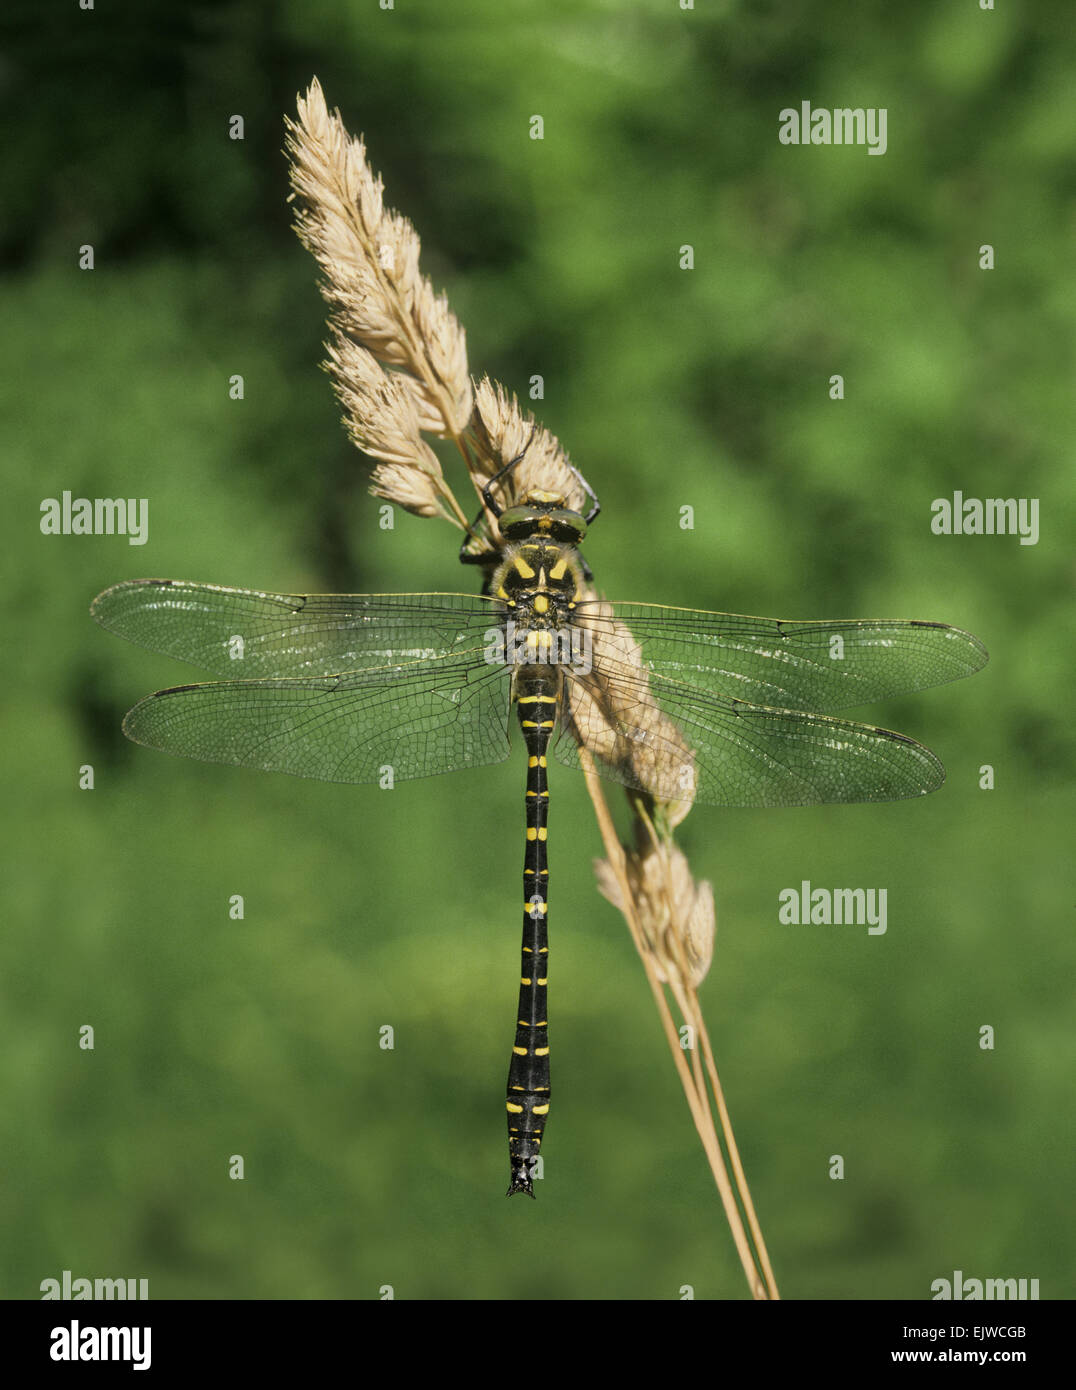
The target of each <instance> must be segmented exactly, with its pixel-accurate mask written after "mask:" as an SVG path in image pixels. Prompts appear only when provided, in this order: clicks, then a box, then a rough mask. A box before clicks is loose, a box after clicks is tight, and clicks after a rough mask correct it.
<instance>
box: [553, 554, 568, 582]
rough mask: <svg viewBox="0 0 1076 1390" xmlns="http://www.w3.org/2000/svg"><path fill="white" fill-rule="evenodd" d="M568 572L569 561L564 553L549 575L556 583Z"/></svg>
mask: <svg viewBox="0 0 1076 1390" xmlns="http://www.w3.org/2000/svg"><path fill="white" fill-rule="evenodd" d="M567 573H568V561H567V559H566V558H565V557H564V556H563V555H562V556H561V557H560V559H559V560H558V561H557V563H556V564H555V565H554V566H553V568H552V569H551V570H550V571H549V577H550V579H552V580H553V582H554V583H556V582H557V581H558V580H560V579H563V578H564V576H565V575H566V574H567Z"/></svg>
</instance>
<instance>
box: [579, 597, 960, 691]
mask: <svg viewBox="0 0 1076 1390" xmlns="http://www.w3.org/2000/svg"><path fill="white" fill-rule="evenodd" d="M576 616H577V620H578V621H580V622H581V624H582V625H583V626H585V627H591V628H592V629H593V630H594V632H595V634H596V636H597V638H598V640H599V641H600V640H601V636H602V635H608V636H609V637H610V638H612V639H616V640H621V639H622V638H623V637H624V636H625V635H630V638H631V639H632V640H633V641H634V643H635V644H636V647H637V652H638V658H639V659H640V660H641V662H642V664H643V666H644V667H645V668H646V669H647V670H649V671H653V672H655V673H656V674H658V675H662V676H667V677H669V678H670V679H673V680H677V681H682V682H684V683H686V684H688V685H693V686H697V687H699V688H700V689H701V690H703V691H704V692H706V693H707V694H716V695H720V696H723V697H724V698H725V699H727V700H745V701H747V702H748V703H749V704H753V705H765V706H767V707H770V708H777V709H789V710H831V709H843V708H846V707H847V706H850V705H864V704H869V703H870V702H871V701H873V700H881V699H885V698H888V697H889V696H891V695H902V694H907V693H908V692H910V691H913V690H925V689H926V688H927V687H929V686H932V685H944V684H946V682H948V681H954V680H960V679H961V678H962V677H963V676H970V675H972V674H973V673H974V672H975V671H978V670H979V669H980V668H981V667H983V666H984V665H985V664H986V661H987V652H986V648H985V647H984V646H983V644H982V643H981V642H980V641H979V639H978V638H977V637H973V636H972V635H971V633H969V632H963V631H962V630H961V629H960V628H956V627H947V626H946V625H945V624H944V623H927V622H916V621H882V620H877V621H876V620H865V621H840V622H793V621H785V620H783V619H777V618H752V617H747V616H744V615H741V614H737V613H706V612H701V611H696V610H694V609H690V608H659V607H656V606H654V605H652V604H648V603H608V602H605V601H602V600H594V601H591V602H587V603H580V604H579V605H578V609H577V615H576Z"/></svg>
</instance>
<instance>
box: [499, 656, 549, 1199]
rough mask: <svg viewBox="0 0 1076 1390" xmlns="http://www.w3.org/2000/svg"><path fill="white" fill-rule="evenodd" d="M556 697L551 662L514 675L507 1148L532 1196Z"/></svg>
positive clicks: (545, 1104) (544, 1088)
mask: <svg viewBox="0 0 1076 1390" xmlns="http://www.w3.org/2000/svg"><path fill="white" fill-rule="evenodd" d="M559 702H560V673H559V672H558V671H557V668H556V667H552V666H545V667H540V666H539V667H523V668H521V670H520V671H519V672H518V674H517V677H516V703H517V709H518V713H519V724H520V728H521V729H522V731H523V742H524V744H525V745H526V749H527V795H526V812H527V815H526V820H527V831H526V835H527V838H526V844H525V849H524V854H523V949H522V952H521V957H520V971H519V975H520V980H519V1008H518V1011H517V1013H516V1039H515V1043H514V1044H513V1046H512V1060H511V1063H510V1064H509V1068H508V1097H507V1107H508V1153H509V1157H510V1159H511V1165H512V1180H511V1184H510V1186H509V1188H508V1195H509V1197H511V1196H512V1195H513V1193H516V1192H526V1193H527V1195H528V1196H529V1197H533V1196H534V1188H533V1185H532V1178H533V1169H534V1164H535V1162H536V1160H537V1159H538V1156H539V1153H540V1151H541V1145H542V1131H543V1130H544V1129H545V1122H546V1117H547V1116H548V1114H549V1025H548V1021H547V1018H546V981H547V978H548V973H549V938H548V924H547V913H548V886H549V864H548V858H547V854H546V834H547V830H546V827H547V821H548V812H549V785H548V778H547V775H546V774H547V759H546V752H547V749H548V748H549V740H550V735H551V734H552V732H553V729H554V726H555V724H556V715H557V707H558V705H559Z"/></svg>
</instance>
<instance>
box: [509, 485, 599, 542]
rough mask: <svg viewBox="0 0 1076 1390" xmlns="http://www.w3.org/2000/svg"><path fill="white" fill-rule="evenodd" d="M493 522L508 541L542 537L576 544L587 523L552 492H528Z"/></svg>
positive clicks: (561, 498)
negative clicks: (516, 504)
mask: <svg viewBox="0 0 1076 1390" xmlns="http://www.w3.org/2000/svg"><path fill="white" fill-rule="evenodd" d="M497 524H498V526H499V527H500V529H501V535H502V536H503V537H504V538H505V540H509V541H523V540H530V539H532V538H543V537H544V538H548V539H549V540H552V541H560V542H561V543H562V544H567V545H579V544H580V542H581V541H582V540H583V537H584V536H585V535H586V534H587V523H586V522H585V521H584V519H583V517H582V516H581V515H580V513H579V512H573V511H572V509H571V508H570V507H566V506H565V505H564V498H563V497H561V496H559V495H558V494H557V493H555V492H530V493H528V494H527V496H526V497H525V498H524V499H523V501H522V502H521V503H520V504H519V506H517V507H509V508H508V509H507V510H506V511H504V512H502V514H501V516H500V518H499V519H498V522H497Z"/></svg>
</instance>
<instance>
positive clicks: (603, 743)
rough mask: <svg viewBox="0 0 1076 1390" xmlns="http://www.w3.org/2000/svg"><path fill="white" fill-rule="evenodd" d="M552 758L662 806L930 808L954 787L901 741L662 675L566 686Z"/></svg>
mask: <svg viewBox="0 0 1076 1390" xmlns="http://www.w3.org/2000/svg"><path fill="white" fill-rule="evenodd" d="M565 686H566V710H565V714H564V716H563V718H562V728H561V733H560V736H559V737H558V740H557V743H556V746H555V748H554V752H555V754H556V756H557V758H558V759H559V761H561V762H563V763H566V764H567V765H569V766H573V767H578V766H579V747H580V745H582V746H583V747H586V748H587V749H588V750H589V751H590V752H591V753H592V754H593V755H594V757H595V764H596V767H597V769H598V771H599V772H601V773H602V774H603V775H604V776H606V777H609V778H612V779H613V780H614V781H618V782H621V783H623V784H624V785H626V786H631V787H638V788H640V789H641V790H643V791H646V792H649V793H650V794H651V795H653V796H655V797H656V798H657V799H658V800H661V801H693V800H694V801H699V802H702V803H705V804H706V805H711V806H812V805H819V804H822V803H829V802H857V801H897V800H901V799H903V798H905V797H911V796H923V795H925V794H926V793H927V792H931V791H934V790H935V789H936V788H937V787H939V786H941V784H942V782H943V781H944V780H945V769H944V768H943V767H942V765H941V763H940V762H939V761H938V759H937V758H936V757H935V756H934V754H933V753H931V752H930V751H929V749H926V748H923V747H922V746H921V745H920V744H918V743H916V742H915V741H914V740H913V739H910V738H907V737H905V736H904V735H903V734H897V733H892V732H891V731H890V730H888V729H878V728H873V727H871V726H870V725H867V724H856V723H853V722H852V721H851V720H847V719H834V718H832V717H829V716H826V715H820V714H809V713H806V712H804V711H802V710H788V709H773V708H770V707H767V706H762V705H752V704H746V703H744V702H743V701H739V700H726V699H722V698H721V697H720V696H717V695H707V694H705V693H704V692H703V691H701V690H698V689H697V688H695V687H693V686H691V685H688V684H686V683H685V682H682V681H673V680H670V679H668V678H666V677H664V676H659V675H657V674H655V673H654V672H646V673H641V674H640V673H639V672H638V671H637V670H633V669H631V668H630V667H628V666H626V665H622V666H617V665H616V664H615V663H609V662H607V663H606V664H605V665H604V666H603V667H602V670H601V672H600V673H599V672H598V670H597V668H595V670H594V672H592V673H591V674H590V675H588V676H579V675H576V674H568V676H567V678H566V681H565Z"/></svg>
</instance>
